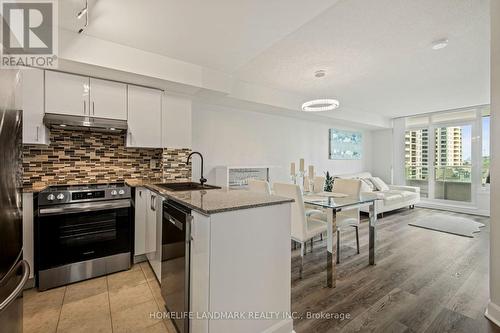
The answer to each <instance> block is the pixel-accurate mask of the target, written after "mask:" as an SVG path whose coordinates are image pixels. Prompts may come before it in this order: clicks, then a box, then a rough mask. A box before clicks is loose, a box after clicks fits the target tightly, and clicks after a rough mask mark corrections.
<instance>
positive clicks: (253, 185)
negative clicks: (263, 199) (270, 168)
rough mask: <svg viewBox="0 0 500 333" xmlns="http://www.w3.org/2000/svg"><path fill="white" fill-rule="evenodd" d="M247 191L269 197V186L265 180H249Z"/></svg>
mask: <svg viewBox="0 0 500 333" xmlns="http://www.w3.org/2000/svg"><path fill="white" fill-rule="evenodd" d="M248 190H249V191H250V192H258V193H264V194H268V195H271V186H270V185H269V182H267V181H265V180H257V179H249V180H248Z"/></svg>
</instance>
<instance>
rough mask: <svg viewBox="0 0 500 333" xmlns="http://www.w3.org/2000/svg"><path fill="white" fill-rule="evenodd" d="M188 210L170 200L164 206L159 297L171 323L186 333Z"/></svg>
mask: <svg viewBox="0 0 500 333" xmlns="http://www.w3.org/2000/svg"><path fill="white" fill-rule="evenodd" d="M191 221H192V216H191V210H190V209H189V208H187V207H185V206H182V205H180V204H178V203H176V202H173V201H171V200H165V202H164V203H163V223H162V259H161V293H162V296H163V298H164V300H165V307H166V310H167V311H168V312H170V313H171V315H172V317H173V318H172V322H173V323H174V325H175V327H176V329H177V331H178V332H180V333H188V332H189V316H187V315H185V314H187V313H188V312H189V309H190V305H189V297H190V295H189V265H190V245H191Z"/></svg>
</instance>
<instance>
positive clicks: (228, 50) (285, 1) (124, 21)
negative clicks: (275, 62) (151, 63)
mask: <svg viewBox="0 0 500 333" xmlns="http://www.w3.org/2000/svg"><path fill="white" fill-rule="evenodd" d="M337 1H338V0H312V1H311V0H309V1H303V0H272V1H269V0H209V1H208V0H89V4H90V8H91V10H90V25H89V27H88V29H87V30H86V31H85V33H86V34H88V35H90V36H93V37H98V38H101V39H104V40H108V41H113V42H116V43H119V44H123V45H127V46H131V47H135V48H138V49H141V50H145V51H150V52H153V53H158V54H161V55H165V56H168V57H171V58H175V59H179V60H182V61H186V62H191V63H194V64H198V65H202V66H205V67H208V68H211V69H216V70H220V71H223V72H227V73H231V72H233V71H234V70H235V69H236V68H238V67H240V66H242V65H243V64H245V63H246V62H248V61H249V60H251V59H252V58H254V57H255V56H257V55H258V54H259V53H261V52H263V51H264V50H265V49H267V48H268V47H270V46H271V45H273V44H274V43H276V42H277V41H279V40H280V39H282V38H283V37H285V36H286V35H288V34H289V33H291V32H293V31H294V30H296V29H298V28H299V27H300V26H301V25H303V24H305V23H307V22H308V21H309V20H311V19H312V18H314V17H315V16H317V15H319V14H321V13H322V12H323V11H324V10H325V9H327V8H328V7H329V6H331V5H332V4H334V3H335V2H337ZM59 4H60V5H59V12H60V15H59V17H60V22H59V23H60V25H61V26H62V27H64V28H67V29H70V30H73V31H78V29H79V28H80V25H81V24H82V21H83V20H81V21H80V22H79V21H78V20H77V19H76V17H75V16H76V14H77V13H78V12H79V10H80V9H81V8H82V7H83V6H84V4H85V1H84V0H64V1H59Z"/></svg>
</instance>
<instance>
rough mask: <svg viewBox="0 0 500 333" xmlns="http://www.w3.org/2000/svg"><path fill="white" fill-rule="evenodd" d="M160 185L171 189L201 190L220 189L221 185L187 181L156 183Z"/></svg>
mask: <svg viewBox="0 0 500 333" xmlns="http://www.w3.org/2000/svg"><path fill="white" fill-rule="evenodd" d="M155 185H156V186H158V187H161V188H163V189H166V190H169V191H199V190H216V189H220V187H219V186H214V185H206V184H200V183H193V182H186V183H160V184H155Z"/></svg>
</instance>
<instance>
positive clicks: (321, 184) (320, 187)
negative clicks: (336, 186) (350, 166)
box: [313, 176, 325, 193]
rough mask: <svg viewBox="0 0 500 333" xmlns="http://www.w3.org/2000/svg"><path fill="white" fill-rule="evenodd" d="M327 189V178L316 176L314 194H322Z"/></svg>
mask: <svg viewBox="0 0 500 333" xmlns="http://www.w3.org/2000/svg"><path fill="white" fill-rule="evenodd" d="M324 189H325V177H321V176H316V177H314V183H313V192H314V193H320V192H323V191H324Z"/></svg>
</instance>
